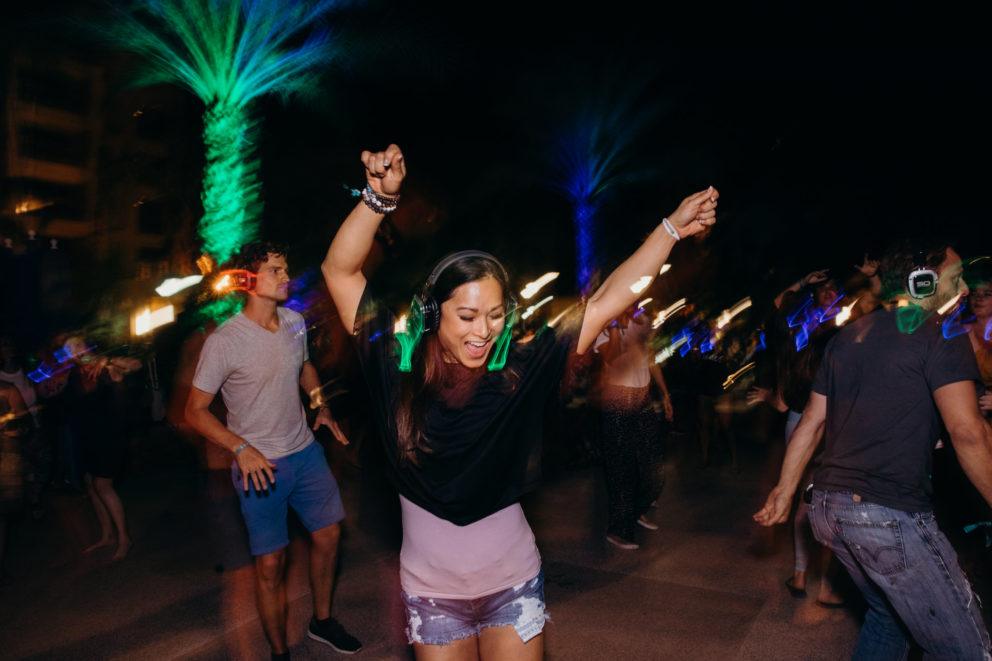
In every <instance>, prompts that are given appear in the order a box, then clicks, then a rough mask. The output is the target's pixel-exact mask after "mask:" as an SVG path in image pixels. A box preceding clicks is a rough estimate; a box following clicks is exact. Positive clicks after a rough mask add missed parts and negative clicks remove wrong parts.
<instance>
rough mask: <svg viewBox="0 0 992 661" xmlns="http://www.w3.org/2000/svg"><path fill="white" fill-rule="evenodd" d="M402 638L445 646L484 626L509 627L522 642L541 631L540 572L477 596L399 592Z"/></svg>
mask: <svg viewBox="0 0 992 661" xmlns="http://www.w3.org/2000/svg"><path fill="white" fill-rule="evenodd" d="M402 596H403V604H404V606H406V620H407V627H406V638H407V641H408V642H409V643H410V644H411V645H413V644H414V643H420V644H422V645H446V644H448V643H451V642H454V641H456V640H459V639H462V638H468V637H469V636H478V635H479V633H480V632H481V631H482V629H483V628H485V627H503V626H512V627H513V628H514V629H515V630H516V632H517V635H518V636H520V639H521V640H522V641H524V642H525V643H526V642H527V641H528V640H530V639H531V638H533V637H535V636H537V635H538V634H540V633H541V632H542V631H543V630H544V622H545V621H546V620H547V619H548V615H547V612H546V611H545V608H544V572H543V571H541V573H540V574H538V575H537V576H535V577H534V578H532V579H530V580H528V581H524V582H523V583H521V584H520V585H517V586H514V587H512V588H507V589H506V590H503V591H501V592H497V593H496V594H490V595H487V596H485V597H479V598H478V599H437V598H431V597H416V596H414V595H411V594H407V593H406V592H402Z"/></svg>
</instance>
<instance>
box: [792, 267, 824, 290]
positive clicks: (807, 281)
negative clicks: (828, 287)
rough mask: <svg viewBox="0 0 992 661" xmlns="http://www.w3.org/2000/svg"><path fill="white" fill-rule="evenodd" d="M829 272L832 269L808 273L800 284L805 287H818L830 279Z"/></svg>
mask: <svg viewBox="0 0 992 661" xmlns="http://www.w3.org/2000/svg"><path fill="white" fill-rule="evenodd" d="M829 271H830V269H821V270H819V271H813V272H811V273H807V274H806V275H804V276H803V279H802V280H800V281H799V284H800V285H801V286H803V287H806V286H809V285H818V284H820V283H821V282H824V281H825V280H826V279H827V277H828V275H827V274H828V273H829Z"/></svg>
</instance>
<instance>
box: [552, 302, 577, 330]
mask: <svg viewBox="0 0 992 661" xmlns="http://www.w3.org/2000/svg"><path fill="white" fill-rule="evenodd" d="M575 305H577V304H575ZM575 305H570V306H568V307H567V308H565V309H564V310H562V312H561V314H559V315H558V316H557V317H555V318H554V319H552V320H551V321H549V322H548V327H549V328H554V327H555V326H556V325H557V324H558V322H559V321H561V320H562V319H564V318H565V315H566V314H568V313H569V312H571V311H572V310H573V309H575Z"/></svg>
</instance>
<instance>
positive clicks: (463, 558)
mask: <svg viewBox="0 0 992 661" xmlns="http://www.w3.org/2000/svg"><path fill="white" fill-rule="evenodd" d="M362 163H363V164H364V166H365V173H366V179H367V182H368V185H367V187H366V189H365V191H364V193H363V196H362V201H360V202H359V203H358V204H357V205H356V207H355V209H354V210H353V211H352V212H351V213H350V214H349V215H348V217H347V218H346V219H345V220H344V222H343V223H342V225H341V227H340V229H339V230H338V232H337V234H336V235H335V236H334V240H333V241H332V242H331V246H330V248H329V249H328V251H327V257H326V258H325V260H324V263H323V265H322V267H321V270H322V271H323V274H324V278H325V281H326V283H327V287H328V290H329V291H330V293H331V297H332V298H333V299H334V303H335V305H336V306H337V310H338V314H339V315H340V316H341V320H342V322H343V323H344V325H345V328H348V329H352V330H353V332H354V334H355V336H356V339H357V342H358V347H359V356H360V359H361V363H362V368H363V371H364V373H365V376H366V380H367V382H368V386H369V389H370V393H371V397H372V410H373V412H374V414H375V416H376V424H377V426H378V431H379V435H380V437H381V438H382V440H383V444H384V449H385V455H386V461H387V463H388V464H389V467H390V471H389V474H390V477H391V479H392V481H393V483H394V485H395V486H396V488H397V490H398V491H399V494H400V505H401V511H402V519H403V547H402V551H401V553H400V582H401V585H402V588H403V594H402V597H403V601H404V603H405V605H406V612H407V625H408V626H407V638H408V640H409V642H410V643H411V644H412V645H413V646H414V650H415V652H416V656H417V658H418V659H421V660H423V659H480V658H481V659H483V660H485V659H497V658H498V659H540V658H541V657H542V655H543V650H544V642H543V636H542V631H543V628H544V621H545V619H546V615H545V608H544V581H543V575H542V573H541V559H540V555H539V553H538V551H537V547H536V545H535V543H534V535H533V533H532V532H531V530H530V526H529V525H528V524H527V520H526V519H525V518H524V514H523V510H522V509H521V507H520V504H519V502H518V501H519V499H520V497H521V496H522V495H523V494H524V493H525V492H526V491H527V490H528V489H529V488H530V486H532V482H533V478H534V475H533V473H534V467H535V465H536V462H535V458H536V456H538V453H539V444H540V439H541V435H542V424H541V421H542V417H543V415H542V414H543V411H544V407H545V404H546V403H547V402H548V399H549V397H550V396H551V395H552V394H554V393H555V392H556V390H557V387H558V385H559V383H560V381H561V379H562V376H563V374H564V371H565V367H566V362H567V360H568V358H569V357H570V356H574V355H580V354H582V353H584V352H585V351H586V350H587V349H588V348H589V347H590V346H591V345H592V343H593V341H594V340H595V339H596V337H597V335H599V333H600V331H601V330H602V329H603V327H604V326H605V325H606V324H607V323H608V322H609V321H610V320H611V319H613V318H615V317H617V316H618V315H619V314H620V313H621V312H623V310H624V309H626V308H627V307H628V306H630V305H631V304H632V303H634V302H635V299H636V294H635V293H634V292H633V291H632V290H631V284H633V283H635V282H637V281H639V280H640V279H641V278H642V277H645V276H647V277H649V278H650V277H653V276H655V275H656V274H657V273H658V271H659V269H660V268H661V266H662V264H664V263H665V260H666V259H667V258H668V255H669V253H670V252H671V250H672V248H673V247H674V245H675V243H676V242H677V241H678V240H679V239H680V238H685V237H687V236H691V235H693V234H698V233H699V232H702V231H703V230H704V229H706V228H707V227H708V226H710V225H712V224H713V223H714V222H715V221H716V205H717V197H718V193H717V191H716V190H715V189H713V188H712V187H711V188H708V189H706V190H704V191H701V192H699V193H696V194H694V195H691V196H689V197H687V198H686V199H685V200H683V201H682V203H681V204H680V205H679V207H678V209H676V210H675V212H674V213H672V214H671V215H670V216H669V217H668V218H667V219H665V220H664V221H663V222H662V223H661V224H660V225H659V226H658V227H657V229H655V230H654V231H653V232H652V233H651V234H650V236H649V237H648V238H647V240H646V241H645V242H644V243H643V244H642V245H641V246H640V248H638V250H637V251H636V252H635V253H634V254H633V255H632V256H631V257H630V258H628V259H627V260H626V261H625V262H624V263H623V264H621V265H620V267H619V268H617V270H616V271H614V272H613V273H612V274H611V275H610V276H609V277H608V278H607V279H606V281H605V282H604V283H603V285H602V286H601V287H600V288H599V290H598V291H596V293H595V294H594V295H593V296H592V297H590V298H589V300H588V301H587V302H586V303H585V305H584V306H581V307H578V306H577V307H576V308H574V309H573V310H572V311H571V312H570V313H568V314H566V315H565V316H564V317H563V318H562V319H561V320H560V321H559V322H558V323H557V324H556V325H555V327H554V328H551V327H549V328H546V329H545V330H544V331H543V332H542V333H540V334H539V335H538V336H537V337H536V338H535V339H534V340H533V341H531V342H529V343H528V344H526V345H524V346H519V347H513V348H511V347H510V331H511V328H512V323H513V319H514V316H515V303H514V301H513V293H512V291H511V286H510V279H509V276H508V275H507V273H506V270H505V269H504V268H503V266H502V265H501V264H500V263H499V261H497V260H496V258H495V257H493V256H492V255H489V254H487V253H482V252H478V251H465V252H462V253H456V254H454V255H450V256H448V257H447V258H445V259H444V260H442V261H441V262H440V263H439V264H438V265H437V266H436V267H435V268H434V270H433V272H432V273H431V274H430V275H429V277H428V278H427V280H426V282H425V285H424V287H423V289H422V290H421V292H420V293H419V295H418V296H417V297H416V298H415V299H414V302H413V305H412V306H411V313H410V316H409V319H408V320H406V323H405V328H404V324H403V323H402V322H401V323H399V324H397V323H396V320H395V319H394V318H393V317H392V316H391V315H390V314H389V312H388V311H387V310H385V308H384V307H383V306H382V305H380V304H379V301H378V300H377V298H376V293H375V292H374V291H373V289H372V288H371V287H369V286H367V283H366V279H365V276H364V275H363V274H362V270H361V269H362V264H363V263H364V262H365V259H366V257H367V256H368V254H369V251H370V250H371V248H372V243H373V240H374V237H375V233H376V230H377V229H378V227H379V224H380V223H381V222H382V220H383V218H384V217H385V214H386V213H389V212H390V211H392V210H393V209H395V207H396V204H397V202H398V199H399V193H400V187H401V185H402V182H403V179H404V177H405V176H406V163H405V161H404V158H403V154H402V152H401V151H400V149H399V147H397V146H396V145H390V146H389V148H388V149H386V150H385V151H382V152H378V153H371V152H368V151H366V152H363V153H362ZM638 291H640V289H638Z"/></svg>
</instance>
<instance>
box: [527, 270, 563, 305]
mask: <svg viewBox="0 0 992 661" xmlns="http://www.w3.org/2000/svg"><path fill="white" fill-rule="evenodd" d="M558 275H559V273H558V272H557V271H550V272H548V273H545V274H544V275H542V276H541V277H540V278H538V279H537V280H535V281H534V282H528V283H527V284H526V285H525V286H524V288H523V289H521V290H520V296H521V297H523V298H524V299H529V298H533V297H534V295H535V294H537V292H539V291H541V288H542V287H544V285H546V284H548V283H549V282H551V281H552V280H554V279H555V278H557V277H558Z"/></svg>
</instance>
